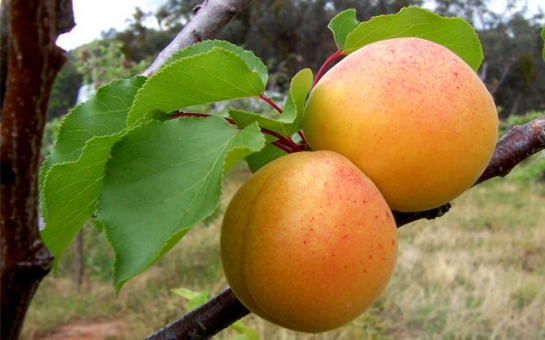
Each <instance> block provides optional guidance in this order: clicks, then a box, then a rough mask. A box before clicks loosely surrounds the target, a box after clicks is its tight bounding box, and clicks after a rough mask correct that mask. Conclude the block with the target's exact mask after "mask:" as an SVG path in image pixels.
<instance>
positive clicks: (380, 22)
mask: <svg viewBox="0 0 545 340" xmlns="http://www.w3.org/2000/svg"><path fill="white" fill-rule="evenodd" d="M399 37H418V38H422V39H427V40H430V41H433V42H436V43H438V44H441V45H443V46H445V47H447V48H448V49H450V50H451V51H453V52H454V53H456V54H457V55H458V56H459V57H460V58H462V59H463V60H464V61H465V62H466V63H467V64H468V65H469V66H471V67H472V68H473V69H474V70H477V69H478V68H479V65H480V64H481V61H482V60H483V52H482V47H481V43H480V41H479V37H478V36H477V33H476V32H475V30H474V29H473V27H472V26H471V24H469V23H468V22H467V21H465V20H464V19H462V18H445V17H441V16H439V15H437V14H434V13H433V12H430V11H428V10H425V9H423V8H419V7H406V8H403V9H401V11H399V12H398V13H397V14H390V15H380V16H376V17H373V18H372V19H371V20H369V21H366V22H362V23H361V24H359V25H358V26H357V27H356V28H355V29H354V30H353V31H352V32H351V33H350V34H348V36H347V38H346V43H345V46H344V48H343V51H344V52H345V53H352V52H354V51H356V50H357V49H359V48H361V47H363V46H365V45H368V44H370V43H373V42H376V41H379V40H385V39H391V38H399Z"/></svg>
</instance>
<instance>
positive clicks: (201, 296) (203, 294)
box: [171, 288, 208, 311]
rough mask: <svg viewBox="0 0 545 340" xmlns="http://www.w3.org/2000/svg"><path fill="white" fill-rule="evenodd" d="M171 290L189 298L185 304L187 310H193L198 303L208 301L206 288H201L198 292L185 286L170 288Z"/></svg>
mask: <svg viewBox="0 0 545 340" xmlns="http://www.w3.org/2000/svg"><path fill="white" fill-rule="evenodd" d="M171 291H172V292H173V293H176V294H178V295H180V296H182V297H184V298H186V299H188V300H189V303H188V304H187V309H188V310H189V311H192V310H194V309H195V308H197V307H199V306H200V305H202V304H204V303H205V302H206V301H208V291H207V290H201V291H200V292H195V291H192V290H190V289H187V288H177V289H172V290H171Z"/></svg>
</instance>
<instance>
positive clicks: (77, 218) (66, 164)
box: [39, 77, 146, 265]
mask: <svg viewBox="0 0 545 340" xmlns="http://www.w3.org/2000/svg"><path fill="white" fill-rule="evenodd" d="M145 79H146V78H145V77H134V78H132V79H126V80H118V81H114V82H112V83H110V84H108V85H105V86H103V87H101V88H99V89H98V91H97V93H96V95H95V96H94V97H93V98H91V99H90V100H88V101H87V102H85V103H83V104H81V105H79V106H77V107H76V108H75V109H73V110H72V111H71V112H70V113H69V114H68V115H67V116H66V117H65V119H64V120H63V123H62V125H61V127H60V131H59V134H58V137H57V141H56V144H55V148H54V149H53V151H52V153H51V155H50V156H49V157H48V158H47V160H46V161H45V162H44V164H43V165H42V168H41V169H40V181H39V184H40V209H41V213H42V216H43V217H44V219H45V222H46V224H45V228H44V229H43V230H42V231H41V236H42V239H43V240H44V242H45V244H46V245H47V247H48V248H49V249H50V250H51V251H52V252H53V255H54V256H55V263H54V265H56V263H57V260H58V259H59V258H60V256H61V254H62V253H63V251H64V249H66V247H67V246H68V245H69V243H70V241H71V240H72V238H73V237H74V236H75V235H76V233H77V232H78V231H79V229H80V228H81V227H82V225H83V224H84V223H85V221H87V219H88V218H89V217H90V216H91V215H92V213H93V212H94V210H95V205H96V202H97V198H98V195H99V192H100V189H101V183H102V177H103V175H104V168H105V164H106V162H107V160H108V157H109V156H110V149H111V147H112V145H113V144H114V143H115V142H117V140H118V139H119V138H120V136H121V133H122V131H123V129H124V128H125V121H126V118H127V112H128V111H129V108H130V106H131V103H132V100H133V98H134V95H135V94H136V91H137V90H138V88H140V86H141V85H142V84H143V83H144V80H145Z"/></svg>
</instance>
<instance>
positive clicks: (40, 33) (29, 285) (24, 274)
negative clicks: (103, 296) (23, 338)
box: [0, 0, 72, 340]
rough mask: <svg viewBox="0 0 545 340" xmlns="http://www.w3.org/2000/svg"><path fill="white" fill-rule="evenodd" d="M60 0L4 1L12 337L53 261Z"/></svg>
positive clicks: (2, 224) (3, 287)
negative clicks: (46, 217)
mask: <svg viewBox="0 0 545 340" xmlns="http://www.w3.org/2000/svg"><path fill="white" fill-rule="evenodd" d="M61 2H64V1H61V0H59V1H56V0H42V1H37V0H36V1H28V0H9V1H8V2H7V4H5V5H6V6H7V13H8V15H7V17H8V24H7V25H8V31H9V32H8V33H9V35H8V38H7V40H6V44H7V46H8V60H7V77H5V76H6V74H4V75H3V76H2V78H4V79H5V80H6V93H5V98H4V101H3V103H2V125H1V127H0V147H1V149H0V167H1V168H0V173H1V178H0V196H1V197H2V199H1V201H0V232H1V234H0V274H1V277H0V294H1V302H0V303H1V304H0V309H1V311H2V312H1V330H0V338H2V339H6V340H8V339H17V338H18V337H19V334H20V332H21V328H22V324H23V320H24V317H25V314H26V311H27V309H28V306H29V305H30V302H31V300H32V297H33V296H34V293H35V292H36V289H37V288H38V285H39V283H40V281H41V279H42V278H43V277H44V276H45V275H46V274H47V273H48V272H49V270H50V267H51V263H52V255H51V253H50V252H49V251H48V250H47V248H46V247H45V246H44V244H43V243H42V242H41V240H40V235H39V231H38V211H37V208H38V162H39V156H40V145H41V140H42V133H43V128H44V125H45V117H46V109H47V102H48V100H49V94H50V92H51V88H52V86H53V81H54V79H55V76H56V75H57V72H58V71H59V69H60V68H61V66H62V65H63V63H64V61H65V55H64V51H63V50H61V49H60V48H58V47H57V46H56V45H55V40H56V38H57V33H58V32H61V31H63V30H66V29H67V28H66V26H64V28H63V27H57V21H56V18H57V13H58V11H59V10H60V11H62V8H60V6H59V5H60V3H61ZM3 5H4V4H3ZM70 7H71V6H70ZM71 16H72V13H71V12H70V13H69V16H68V17H71ZM68 21H69V20H68ZM68 21H66V22H68Z"/></svg>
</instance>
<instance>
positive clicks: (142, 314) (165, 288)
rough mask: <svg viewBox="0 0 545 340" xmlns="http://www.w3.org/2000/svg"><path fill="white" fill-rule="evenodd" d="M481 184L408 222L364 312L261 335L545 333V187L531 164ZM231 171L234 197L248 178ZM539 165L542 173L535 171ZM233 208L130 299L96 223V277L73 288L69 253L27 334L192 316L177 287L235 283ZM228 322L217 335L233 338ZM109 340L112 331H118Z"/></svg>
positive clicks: (139, 330)
mask: <svg viewBox="0 0 545 340" xmlns="http://www.w3.org/2000/svg"><path fill="white" fill-rule="evenodd" d="M526 163H527V165H525V166H522V167H519V168H517V169H515V170H514V171H513V173H512V174H511V175H509V176H508V177H507V178H505V179H495V180H492V181H489V182H486V183H484V184H482V185H479V186H477V187H475V188H473V189H471V190H469V191H468V192H467V193H465V194H464V195H463V196H462V197H460V198H458V199H457V200H455V201H454V202H453V208H452V210H451V211H450V212H449V213H447V214H446V215H445V216H444V217H442V218H439V219H437V220H434V221H418V222H416V223H413V224H409V225H406V226H404V227H403V228H401V229H399V237H400V241H399V246H400V249H399V250H400V253H399V260H398V263H397V266H396V271H395V273H394V276H393V278H392V280H391V282H390V284H389V286H388V287H387V289H386V291H385V292H384V293H383V294H382V295H381V297H380V298H379V299H378V301H376V303H375V304H374V305H373V306H372V308H370V309H369V310H368V311H367V312H366V313H365V314H363V315H362V316H361V317H359V318H357V319H356V320H354V321H353V322H352V323H350V324H349V325H347V326H345V327H343V328H340V329H338V330H335V331H332V332H328V333H323V334H318V335H307V334H302V333H295V332H291V331H287V330H284V329H281V328H279V327H277V326H274V325H272V324H269V323H267V322H265V321H263V320H261V319H259V318H257V317H255V316H252V315H250V316H248V317H246V318H244V319H243V321H244V323H245V324H246V325H247V326H250V327H251V328H253V329H254V330H255V331H256V332H257V334H258V335H259V337H260V339H267V340H268V339H530V340H532V339H536V340H537V339H544V338H545V184H544V183H538V182H536V181H534V180H532V179H531V177H532V176H529V175H528V171H529V170H528V169H529V168H531V166H530V165H528V164H529V163H530V162H526ZM236 170H237V171H234V172H232V173H231V174H230V175H229V176H228V181H227V182H226V186H225V189H224V196H225V197H224V203H225V204H226V203H227V201H228V199H229V197H230V196H231V195H232V194H233V193H234V192H235V190H236V188H237V187H238V186H239V185H240V184H241V183H242V182H243V181H244V180H245V179H246V178H247V176H248V174H247V172H245V171H244V170H243V169H240V168H238V169H236ZM534 171H535V170H534ZM220 225H221V213H219V214H217V215H216V216H215V217H213V218H210V219H209V220H207V221H206V223H204V224H203V225H200V226H197V227H195V228H194V229H192V231H191V232H190V233H188V235H187V236H186V237H185V238H184V239H183V240H182V241H181V242H180V243H179V244H178V245H177V246H176V247H175V248H174V249H173V250H172V251H171V252H170V253H168V254H167V255H166V256H165V257H164V258H163V259H161V260H160V261H159V262H158V263H157V264H156V265H154V266H153V267H152V268H150V269H149V270H148V271H147V272H145V273H144V274H142V275H141V276H139V277H137V278H135V279H133V280H132V281H129V282H128V283H127V284H126V285H125V287H124V288H123V289H122V291H121V293H120V295H119V297H118V298H115V297H114V290H113V288H112V285H111V282H110V278H109V277H110V275H111V264H112V259H113V254H112V251H111V250H110V249H109V246H108V244H107V242H106V240H105V239H104V237H103V236H102V235H100V234H97V233H96V232H95V231H94V230H93V229H92V228H90V227H88V228H86V229H85V242H86V278H85V282H84V284H83V287H82V290H81V293H77V292H75V291H74V290H73V288H72V282H71V261H72V260H71V259H72V256H71V254H70V252H67V253H66V254H65V255H64V257H63V258H62V259H61V262H60V268H59V271H58V272H57V273H53V274H51V275H50V276H48V277H47V278H46V279H45V280H44V281H43V283H42V285H41V287H40V289H39V291H38V293H37V295H36V298H35V300H34V302H33V304H32V306H31V309H30V311H29V313H28V317H27V321H26V325H25V329H24V339H26V340H33V339H40V337H41V336H43V335H44V334H46V333H48V332H49V331H51V330H53V329H55V328H56V327H58V326H60V325H63V324H67V323H70V322H75V321H81V320H85V321H97V322H98V321H100V320H119V321H121V322H122V323H123V325H124V333H123V336H122V337H121V338H123V339H141V338H144V337H145V336H146V335H148V334H150V333H152V332H154V331H156V330H157V329H159V328H160V327H162V326H164V325H165V324H167V323H170V322H172V321H173V320H175V319H177V318H178V317H179V316H181V315H182V314H183V313H184V312H186V307H187V300H185V299H184V298H182V297H180V296H178V295H176V294H174V293H173V292H172V291H171V289H175V288H179V287H185V288H188V289H191V290H194V291H200V290H203V289H206V290H208V291H209V292H210V295H213V294H216V293H217V292H219V291H220V290H221V289H223V288H224V287H225V286H226V281H225V279H224V277H223V273H222V268H221V263H220V257H219V247H218V241H219V228H220ZM236 334H237V333H235V332H234V331H233V330H230V329H229V330H227V331H224V332H222V333H220V334H219V335H217V336H216V337H214V339H230V338H232V337H234V336H235V335H236ZM114 338H115V337H113V338H109V339H114Z"/></svg>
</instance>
